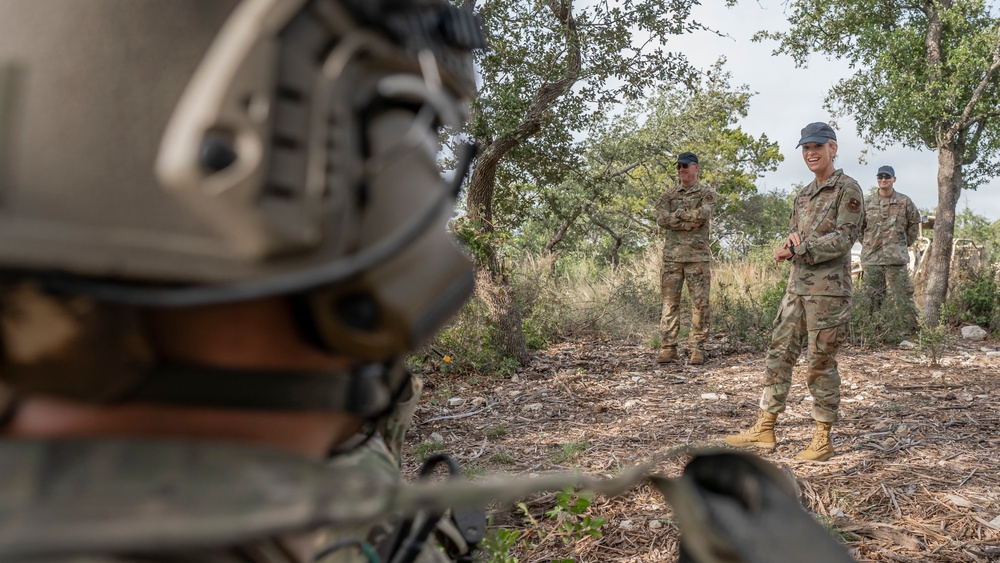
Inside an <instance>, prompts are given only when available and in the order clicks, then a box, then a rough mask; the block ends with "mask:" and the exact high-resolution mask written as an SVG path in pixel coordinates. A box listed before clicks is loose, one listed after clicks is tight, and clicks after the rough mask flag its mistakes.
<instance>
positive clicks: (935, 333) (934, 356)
mask: <svg viewBox="0 0 1000 563" xmlns="http://www.w3.org/2000/svg"><path fill="white" fill-rule="evenodd" d="M918 322H919V324H920V329H919V330H918V331H917V348H919V349H920V350H923V351H924V352H926V353H927V355H928V356H929V357H930V361H931V366H934V367H937V365H938V361H939V360H940V359H941V354H943V353H944V347H945V344H946V341H945V326H944V324H942V323H938V325H937V326H935V327H932V326H930V325H928V324H927V323H926V322H925V321H924V319H918Z"/></svg>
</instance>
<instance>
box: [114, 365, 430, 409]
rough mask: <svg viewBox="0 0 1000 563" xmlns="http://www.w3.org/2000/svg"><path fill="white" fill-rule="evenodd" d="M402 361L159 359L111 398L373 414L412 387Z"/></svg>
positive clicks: (387, 406)
mask: <svg viewBox="0 0 1000 563" xmlns="http://www.w3.org/2000/svg"><path fill="white" fill-rule="evenodd" d="M410 377H411V375H410V372H409V371H408V370H407V369H406V368H405V366H404V365H403V362H402V361H394V362H391V363H388V364H367V365H363V366H360V367H357V368H355V369H352V370H342V371H330V370H323V371H306V370H270V369H267V370H254V369H231V368H218V367H210V366H203V365H156V366H153V367H151V368H150V369H149V370H148V371H147V372H146V373H145V374H144V376H143V377H142V378H141V379H140V380H139V381H138V384H137V385H136V386H135V387H134V388H133V389H131V390H129V391H127V392H125V393H124V394H123V395H121V396H120V397H118V398H116V399H115V400H112V401H111V402H112V403H114V402H118V401H128V402H130V403H140V402H147V403H156V404H161V405H177V406H185V407H201V408H224V409H238V410H264V411H338V412H345V413H348V414H353V415H356V416H359V417H362V418H365V419H369V420H373V419H379V418H381V417H382V416H384V415H385V414H386V413H387V412H388V411H389V410H390V409H391V408H392V407H393V405H394V404H395V403H396V401H397V400H398V399H399V397H400V396H401V395H402V394H404V393H405V391H406V390H407V389H408V388H409V385H408V384H409V382H410Z"/></svg>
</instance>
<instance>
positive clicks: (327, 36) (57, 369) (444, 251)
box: [0, 0, 483, 563]
mask: <svg viewBox="0 0 1000 563" xmlns="http://www.w3.org/2000/svg"><path fill="white" fill-rule="evenodd" d="M481 46H483V38H482V35H481V31H480V29H479V24H478V21H477V19H476V18H475V17H474V16H473V15H472V14H471V13H470V12H468V11H465V10H461V9H459V8H457V7H454V6H452V5H451V4H449V3H448V2H446V1H444V0H440V1H436V0H421V1H416V0H413V1H408V0H399V1H394V2H380V3H372V2H355V1H350V0H311V1H307V0H245V1H239V0H144V1H141V2H137V1H134V0H51V1H47V2H37V1H35V0H7V1H4V2H2V3H0V191H2V193H3V201H2V203H0V271H2V276H0V305H2V306H0V342H2V350H3V357H2V366H0V432H2V437H3V439H2V440H0V474H2V475H3V478H2V479H0V560H4V561H9V560H25V559H30V560H45V561H56V560H63V559H69V560H74V561H76V560H80V559H81V558H84V559H86V560H87V561H121V560H141V561H152V560H156V561H167V560H170V561H186V560H190V561H203V562H208V561H212V562H217V563H220V562H228V561H234V562H236V561H239V562H246V561H255V562H270V561H280V562H304V561H312V560H314V559H316V560H319V559H322V560H324V561H365V562H369V561H373V560H378V558H379V557H381V558H383V559H384V560H389V559H390V556H392V557H393V558H392V560H393V561H413V560H415V559H418V560H420V561H438V560H442V559H443V558H444V555H443V554H442V552H441V551H439V550H438V549H436V548H432V547H429V546H428V544H427V543H425V540H426V538H427V535H428V533H429V531H430V530H431V529H433V528H435V527H436V526H437V524H438V522H439V519H438V518H434V517H430V516H428V517H427V519H426V521H425V522H424V523H423V524H420V523H417V524H413V525H412V526H411V525H406V526H397V527H395V528H393V529H394V530H395V533H394V534H390V533H389V530H390V528H388V527H381V526H373V524H381V523H383V521H382V520H381V518H382V516H384V515H387V514H389V513H390V512H391V511H392V510H393V509H394V508H395V506H394V505H393V504H392V503H391V502H390V500H391V499H392V498H394V497H387V496H385V495H386V494H388V493H389V492H392V491H393V490H395V489H394V488H395V487H396V484H397V483H398V482H399V481H400V476H399V458H398V455H399V448H400V446H401V441H402V434H403V431H404V430H405V427H406V425H407V424H408V423H409V418H410V417H409V415H410V409H412V407H413V403H414V401H416V397H417V392H418V391H419V389H418V385H417V384H416V382H415V381H414V380H412V379H411V377H410V374H409V373H408V371H407V370H406V368H405V366H404V364H403V361H402V358H403V356H404V354H405V353H407V352H408V351H409V350H412V349H413V348H414V347H416V346H418V345H419V344H420V343H422V342H424V341H425V340H426V339H427V338H428V337H429V336H430V335H431V334H433V332H434V331H435V330H436V329H438V328H439V327H440V326H442V324H443V323H444V322H445V321H446V320H447V319H448V318H449V317H450V316H451V315H452V314H453V313H454V312H456V311H457V310H458V309H459V308H460V307H461V306H462V304H463V303H464V302H465V300H466V299H467V297H468V296H469V295H470V293H471V290H472V283H473V276H472V269H471V265H470V264H469V262H468V260H467V259H466V258H465V256H464V255H463V254H462V253H461V252H460V251H459V250H458V249H457V248H456V247H455V246H454V244H453V242H452V241H451V240H450V238H449V236H448V234H447V232H446V223H447V221H448V219H449V217H450V216H451V214H452V210H453V204H454V198H455V196H456V195H457V193H458V190H457V187H458V186H457V184H455V183H454V182H446V181H445V180H444V179H443V178H442V177H441V174H440V172H439V170H438V167H437V162H436V155H437V147H438V128H439V126H441V125H449V126H453V127H456V128H459V127H461V126H462V120H463V114H464V111H465V103H466V101H467V100H468V99H469V97H470V96H471V95H472V94H473V92H474V85H475V80H474V75H473V69H472V64H471V50H472V49H474V48H478V47H481ZM467 156H471V151H470V152H469V153H468V155H467ZM465 164H466V165H467V164H468V158H466V162H465ZM461 172H464V170H462V171H460V174H459V176H461V175H462V174H461ZM438 516H440V514H438ZM390 520H391V519H390ZM390 520H386V521H384V523H385V524H386V526H388V525H389V524H391V521H390ZM373 530H374V531H373ZM466 531H467V530H466V529H465V528H462V529H461V530H460V531H459V533H458V534H457V536H458V538H457V539H455V541H454V542H452V545H459V544H461V543H462V539H461V538H462V536H463V535H464V533H465V532H466ZM480 531H481V530H480ZM469 547H470V546H469V545H464V551H462V552H460V553H455V554H453V556H454V557H463V558H466V559H468V558H470V557H471V555H470V553H469ZM458 549H460V550H461V549H462V548H461V546H459V548H458ZM376 553H378V554H379V555H376Z"/></svg>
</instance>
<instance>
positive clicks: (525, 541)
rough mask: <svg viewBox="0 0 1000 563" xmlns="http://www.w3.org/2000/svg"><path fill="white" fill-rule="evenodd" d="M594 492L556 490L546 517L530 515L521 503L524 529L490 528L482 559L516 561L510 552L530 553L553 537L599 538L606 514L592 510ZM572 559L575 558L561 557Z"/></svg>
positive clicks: (563, 540) (496, 562) (498, 562)
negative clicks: (592, 511)
mask: <svg viewBox="0 0 1000 563" xmlns="http://www.w3.org/2000/svg"><path fill="white" fill-rule="evenodd" d="M593 497H594V495H593V493H590V492H586V491H581V492H573V491H572V490H565V491H561V492H558V493H556V499H555V503H554V504H553V506H552V508H550V509H548V510H546V511H545V512H544V514H543V516H544V518H542V519H538V518H535V517H534V516H532V515H531V511H530V510H529V509H528V505H526V504H525V503H523V502H522V503H518V505H517V507H518V509H519V510H520V511H521V513H522V514H523V515H524V518H525V521H526V522H525V524H526V525H525V529H524V530H523V531H519V530H511V529H508V528H492V529H490V530H489V531H488V532H487V534H486V537H485V538H484V539H483V543H482V549H481V552H482V556H483V560H485V561H488V562H490V563H517V562H518V561H519V559H518V558H517V557H515V556H513V555H511V552H514V551H521V552H523V553H524V554H526V555H529V556H530V555H531V554H532V553H533V552H535V551H536V550H538V548H539V547H540V546H542V545H543V544H545V543H546V542H550V541H559V542H561V543H563V544H568V543H570V542H572V541H574V540H578V539H581V538H584V537H588V536H589V537H593V538H600V537H601V536H602V534H601V527H602V526H603V525H604V524H605V522H606V521H607V519H606V518H602V517H600V516H593V515H591V514H589V512H590V508H591V500H592V499H593ZM555 561H562V562H566V563H572V562H573V561H574V560H573V559H559V560H555Z"/></svg>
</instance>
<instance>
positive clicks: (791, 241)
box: [785, 233, 802, 248]
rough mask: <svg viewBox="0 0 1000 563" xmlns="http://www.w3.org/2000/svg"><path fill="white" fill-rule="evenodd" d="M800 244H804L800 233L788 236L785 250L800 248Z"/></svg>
mask: <svg viewBox="0 0 1000 563" xmlns="http://www.w3.org/2000/svg"><path fill="white" fill-rule="evenodd" d="M800 244H802V238H801V237H800V236H799V233H792V234H790V235H788V238H787V239H786V240H785V248H788V247H789V246H798V245H800Z"/></svg>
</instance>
